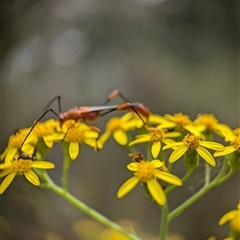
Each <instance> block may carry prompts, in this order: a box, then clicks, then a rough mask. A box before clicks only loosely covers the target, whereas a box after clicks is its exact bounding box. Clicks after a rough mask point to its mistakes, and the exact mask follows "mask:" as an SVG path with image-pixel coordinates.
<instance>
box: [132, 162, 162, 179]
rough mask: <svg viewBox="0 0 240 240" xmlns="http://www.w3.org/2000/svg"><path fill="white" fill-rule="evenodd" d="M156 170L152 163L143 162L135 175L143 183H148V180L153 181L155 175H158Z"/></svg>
mask: <svg viewBox="0 0 240 240" xmlns="http://www.w3.org/2000/svg"><path fill="white" fill-rule="evenodd" d="M156 171H157V170H156V168H155V167H154V165H153V164H151V162H148V161H141V162H140V163H139V164H138V169H137V171H136V172H135V173H134V176H136V177H137V178H139V179H140V181H142V182H147V181H148V180H150V179H152V178H153V177H154V174H155V173H156Z"/></svg>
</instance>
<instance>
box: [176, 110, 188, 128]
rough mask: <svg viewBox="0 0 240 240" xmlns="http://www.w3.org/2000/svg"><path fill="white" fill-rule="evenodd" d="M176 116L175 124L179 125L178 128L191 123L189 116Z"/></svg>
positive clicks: (179, 114) (177, 114)
mask: <svg viewBox="0 0 240 240" xmlns="http://www.w3.org/2000/svg"><path fill="white" fill-rule="evenodd" d="M173 116H174V122H175V123H176V124H177V126H178V127H183V126H185V125H188V124H190V123H191V120H190V119H189V117H188V116H187V115H184V114H182V113H176V114H174V115H173Z"/></svg>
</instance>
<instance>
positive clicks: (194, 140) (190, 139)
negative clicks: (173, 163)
mask: <svg viewBox="0 0 240 240" xmlns="http://www.w3.org/2000/svg"><path fill="white" fill-rule="evenodd" d="M199 141H200V137H198V136H195V135H190V134H187V135H186V136H185V137H184V139H183V142H184V143H185V144H186V145H187V146H188V148H189V149H190V150H196V148H197V147H198V145H199Z"/></svg>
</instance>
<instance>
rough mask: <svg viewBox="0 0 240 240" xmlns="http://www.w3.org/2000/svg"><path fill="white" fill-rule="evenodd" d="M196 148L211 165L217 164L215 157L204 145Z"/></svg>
mask: <svg viewBox="0 0 240 240" xmlns="http://www.w3.org/2000/svg"><path fill="white" fill-rule="evenodd" d="M196 150H197V152H198V154H199V155H200V156H201V157H202V158H203V159H204V160H205V161H206V162H208V163H209V164H210V165H212V166H213V167H215V166H216V161H215V159H214V158H213V156H212V155H211V153H210V152H209V151H208V150H207V149H205V148H203V147H201V146H198V147H197V148H196Z"/></svg>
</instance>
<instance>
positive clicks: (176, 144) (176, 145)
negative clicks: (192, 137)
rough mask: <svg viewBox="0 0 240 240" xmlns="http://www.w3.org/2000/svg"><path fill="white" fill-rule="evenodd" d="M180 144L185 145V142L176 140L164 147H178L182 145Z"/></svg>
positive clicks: (164, 148)
mask: <svg viewBox="0 0 240 240" xmlns="http://www.w3.org/2000/svg"><path fill="white" fill-rule="evenodd" d="M180 146H185V144H184V143H183V142H174V143H170V144H167V145H166V146H164V147H163V148H162V149H163V150H166V149H169V148H176V147H180Z"/></svg>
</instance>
